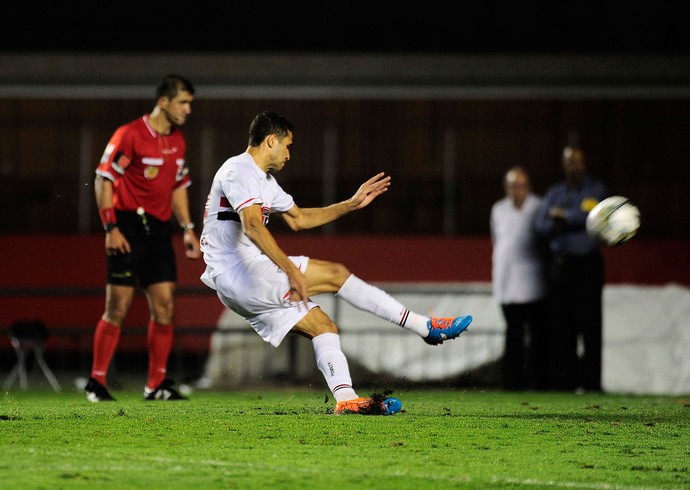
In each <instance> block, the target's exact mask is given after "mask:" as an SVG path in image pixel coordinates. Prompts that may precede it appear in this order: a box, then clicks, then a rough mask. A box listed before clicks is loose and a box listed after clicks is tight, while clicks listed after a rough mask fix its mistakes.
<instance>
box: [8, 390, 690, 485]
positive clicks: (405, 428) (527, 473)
mask: <svg viewBox="0 0 690 490" xmlns="http://www.w3.org/2000/svg"><path fill="white" fill-rule="evenodd" d="M113 394H114V395H115V396H116V397H117V402H115V403H100V404H92V403H89V402H87V401H86V399H85V397H84V395H83V393H82V392H77V391H71V392H65V393H59V394H56V393H53V392H48V391H29V392H20V391H13V392H10V393H2V394H1V395H0V451H1V456H0V488H3V489H10V488H21V489H38V488H41V489H43V488H45V489H60V488H84V489H86V488H88V489H93V488H99V489H100V488H104V489H110V488H112V489H116V488H117V489H124V488H162V489H163V488H165V489H172V488H194V489H198V490H202V489H207V488H241V489H246V488H250V489H253V488H285V489H293V488H294V489H300V490H302V489H312V488H313V489H331V488H332V489H347V488H367V489H369V488H386V489H395V490H398V489H417V490H418V489H421V488H478V489H484V488H530V489H531V488H586V489H690V398H688V397H662V396H622V395H600V394H584V395H573V394H563V393H560V394H557V393H529V392H528V393H504V392H481V391H466V390H460V389H457V390H452V389H450V390H442V389H428V390H421V389H415V390H408V389H405V390H401V391H397V392H395V393H394V396H397V397H399V398H401V399H402V401H403V411H402V412H400V413H398V414H396V415H393V416H361V415H341V416H338V415H333V414H332V413H331V412H332V407H333V403H332V400H331V399H330V398H328V400H327V397H326V394H325V390H311V391H309V390H301V389H299V388H296V389H285V390H270V389H267V390H266V391H263V390H255V391H254V390H250V391H239V392H196V393H193V394H192V395H191V399H190V400H189V401H183V402H144V401H143V400H142V398H141V393H140V392H139V391H136V392H134V391H128V392H114V393H113ZM360 394H367V393H366V392H361V390H360Z"/></svg>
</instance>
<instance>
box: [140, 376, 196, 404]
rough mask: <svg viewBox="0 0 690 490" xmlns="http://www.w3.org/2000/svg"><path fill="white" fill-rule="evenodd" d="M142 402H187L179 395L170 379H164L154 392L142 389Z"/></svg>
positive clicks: (185, 398)
mask: <svg viewBox="0 0 690 490" xmlns="http://www.w3.org/2000/svg"><path fill="white" fill-rule="evenodd" d="M144 400H171V401H172V400H188V398H187V397H186V396H182V395H180V392H179V391H177V389H175V382H174V381H173V380H172V379H170V378H165V379H164V380H163V381H162V382H161V384H159V385H158V386H157V387H156V389H155V390H150V389H148V388H147V387H144Z"/></svg>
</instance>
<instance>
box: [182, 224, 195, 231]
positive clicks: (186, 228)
mask: <svg viewBox="0 0 690 490" xmlns="http://www.w3.org/2000/svg"><path fill="white" fill-rule="evenodd" d="M180 228H182V229H183V230H184V231H189V230H193V229H194V223H192V222H189V223H187V224H186V225H180Z"/></svg>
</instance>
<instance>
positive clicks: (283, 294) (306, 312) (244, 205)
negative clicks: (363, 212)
mask: <svg viewBox="0 0 690 490" xmlns="http://www.w3.org/2000/svg"><path fill="white" fill-rule="evenodd" d="M292 129H293V126H292V124H291V123H290V122H289V121H288V120H287V119H285V118H284V117H283V116H280V115H278V114H275V113H273V112H262V113H261V114H258V115H257V116H256V117H255V118H254V119H253V120H252V122H251V124H250V127H249V146H248V148H247V150H246V151H245V152H244V153H241V154H239V155H236V156H234V157H232V158H230V159H228V160H227V161H226V162H225V163H224V164H223V165H222V166H221V167H220V169H219V170H218V172H217V173H216V175H215V177H214V179H213V184H212V185H211V191H210V192H209V194H208V198H207V202H206V210H205V213H204V228H203V232H202V234H201V250H202V252H203V254H204V261H205V262H206V265H207V267H206V270H205V272H204V273H203V275H202V276H201V280H202V281H203V282H204V284H206V285H207V286H209V287H210V288H212V289H215V290H216V291H217V293H218V297H219V298H220V300H221V302H222V303H223V304H224V305H225V306H227V307H228V308H230V309H231V310H232V311H234V312H236V313H237V314H239V315H240V316H242V317H244V318H245V319H246V320H247V322H248V323H249V324H250V325H251V326H252V327H253V328H254V330H256V332H257V333H258V334H259V335H260V336H261V337H262V338H263V339H264V340H265V341H266V342H269V343H270V344H271V345H273V346H274V347H277V346H278V345H280V343H281V342H282V340H283V338H284V337H285V336H286V335H287V334H288V333H289V332H291V331H292V332H294V333H297V334H300V335H302V336H305V337H307V338H309V339H311V341H312V344H313V346H314V352H315V354H316V363H317V365H318V368H319V370H320V371H321V373H322V374H323V376H324V378H325V380H326V383H327V385H328V387H329V389H330V390H331V392H332V393H333V396H334V398H335V400H336V407H335V410H334V412H335V413H337V414H344V413H360V414H366V415H369V414H392V413H396V412H397V411H399V410H400V408H401V406H402V404H401V402H400V400H398V399H396V398H387V399H385V400H379V399H377V398H376V397H359V396H358V395H357V393H356V392H355V390H354V389H353V387H352V380H351V377H350V372H349V368H348V364H347V360H346V358H345V355H344V354H343V352H342V349H341V347H340V335H339V331H338V327H337V325H336V324H335V323H334V322H333V320H331V319H330V318H329V317H328V315H326V313H325V312H324V311H323V310H322V309H321V308H320V307H318V305H317V304H316V303H314V302H313V301H312V300H311V299H310V297H311V296H313V295H316V294H321V293H334V294H337V295H338V296H339V297H340V298H342V299H344V300H345V301H347V302H349V303H351V304H352V305H353V306H355V307H357V308H360V309H362V310H365V311H369V312H371V313H373V314H374V315H377V316H378V317H380V318H384V319H386V320H388V321H390V322H392V323H396V324H397V325H399V326H401V327H403V328H405V329H408V330H410V331H412V332H415V333H416V334H418V335H419V336H420V337H422V338H423V339H424V341H425V342H427V343H429V344H432V345H437V344H440V343H442V342H443V341H444V340H450V339H454V338H455V337H457V336H458V335H460V334H461V333H462V332H463V331H465V330H466V329H467V327H468V326H469V324H470V322H471V321H472V317H471V316H469V315H467V316H458V317H455V318H429V317H427V316H424V315H420V314H417V313H415V312H413V311H410V310H409V309H407V308H406V307H405V306H403V305H402V304H400V303H399V302H398V301H397V300H395V299H394V298H392V297H391V296H389V295H388V294H387V293H385V292H384V291H382V290H381V289H379V288H377V287H375V286H372V285H370V284H367V283H365V282H364V281H362V280H361V279H359V278H358V277H356V276H355V275H354V274H352V273H350V271H349V270H348V269H347V268H346V267H345V266H344V265H342V264H338V263H333V262H328V261H325V260H318V259H313V258H310V257H305V256H287V255H286V254H285V252H283V250H282V249H281V248H280V246H279V245H278V243H277V242H276V240H275V238H274V237H273V235H272V234H271V232H270V231H269V230H268V228H267V226H266V225H267V224H268V221H269V217H270V216H271V215H272V214H274V215H276V216H277V217H280V218H281V219H282V220H283V221H284V222H285V223H286V224H287V225H288V227H289V228H290V229H292V230H293V231H299V230H305V229H309V228H314V227H317V226H321V225H324V224H326V223H329V222H331V221H333V220H335V219H338V218H340V217H341V216H344V215H346V214H348V213H350V212H352V211H356V210H358V209H362V208H364V207H366V206H367V205H369V204H370V203H371V202H372V201H373V200H374V199H375V198H376V197H378V196H380V195H381V194H383V193H384V192H386V191H387V190H388V187H389V185H390V177H388V176H384V174H383V172H381V173H379V174H377V175H375V176H374V177H372V178H371V179H369V180H367V181H366V182H365V183H364V184H362V185H361V186H360V187H359V189H358V190H357V192H356V193H355V194H354V195H353V196H352V197H351V198H350V199H347V200H345V201H342V202H339V203H336V204H332V205H330V206H326V207H322V208H300V207H298V206H297V204H295V202H294V200H293V199H292V196H290V195H289V194H287V193H286V192H285V191H284V190H283V189H282V188H281V187H280V185H279V184H278V183H277V182H276V180H275V177H274V176H273V175H272V173H274V172H279V171H280V170H282V169H283V167H284V166H285V164H286V163H287V162H288V160H289V159H290V148H291V146H292V137H293V132H292Z"/></svg>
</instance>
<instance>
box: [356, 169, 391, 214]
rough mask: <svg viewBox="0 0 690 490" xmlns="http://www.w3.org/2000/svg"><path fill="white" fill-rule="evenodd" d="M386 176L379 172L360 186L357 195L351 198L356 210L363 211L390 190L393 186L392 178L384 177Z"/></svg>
mask: <svg viewBox="0 0 690 490" xmlns="http://www.w3.org/2000/svg"><path fill="white" fill-rule="evenodd" d="M384 175H385V174H384V172H379V173H378V174H376V175H374V176H373V177H372V178H371V179H369V180H367V181H366V182H365V183H364V184H362V185H361V186H359V189H357V192H356V193H355V195H354V196H352V197H351V198H350V201H351V202H352V203H354V205H355V209H362V208H363V207H365V206H367V205H368V204H369V203H370V202H371V201H373V200H374V199H376V198H377V197H378V196H380V195H381V194H383V193H384V192H386V191H387V190H388V187H389V186H390V185H391V178H390V176H385V177H384Z"/></svg>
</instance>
